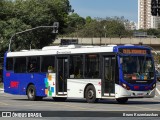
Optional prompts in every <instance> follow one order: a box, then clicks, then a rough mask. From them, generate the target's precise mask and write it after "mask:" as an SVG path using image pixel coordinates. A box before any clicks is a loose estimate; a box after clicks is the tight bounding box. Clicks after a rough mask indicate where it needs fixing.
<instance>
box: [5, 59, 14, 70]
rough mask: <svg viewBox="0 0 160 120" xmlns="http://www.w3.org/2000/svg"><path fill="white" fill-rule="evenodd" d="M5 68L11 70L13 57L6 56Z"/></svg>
mask: <svg viewBox="0 0 160 120" xmlns="http://www.w3.org/2000/svg"><path fill="white" fill-rule="evenodd" d="M6 70H13V58H7V62H6Z"/></svg>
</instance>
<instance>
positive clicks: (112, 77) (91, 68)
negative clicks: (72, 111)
mask: <svg viewBox="0 0 160 120" xmlns="http://www.w3.org/2000/svg"><path fill="white" fill-rule="evenodd" d="M3 79H4V92H5V93H10V94H15V95H27V96H28V99H29V100H41V99H42V98H43V97H47V96H49V97H52V98H53V99H54V100H55V101H65V100H66V99H67V98H72V97H74V98H77V99H78V98H85V99H86V100H87V102H88V103H93V102H96V101H98V100H99V99H116V100H117V101H118V102H119V103H126V102H127V101H128V99H129V98H152V97H154V96H155V87H156V74H155V66H154V60H153V57H152V54H151V49H150V48H149V47H145V46H135V45H120V46H117V45H106V46H81V45H66V46H47V47H44V48H42V49H40V50H21V51H15V52H6V53H5V56H4V70H3Z"/></svg>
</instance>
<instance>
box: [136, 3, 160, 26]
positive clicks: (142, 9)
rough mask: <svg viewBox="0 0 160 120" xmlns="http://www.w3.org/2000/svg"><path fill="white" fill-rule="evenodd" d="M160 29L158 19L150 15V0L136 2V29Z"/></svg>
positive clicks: (159, 18)
mask: <svg viewBox="0 0 160 120" xmlns="http://www.w3.org/2000/svg"><path fill="white" fill-rule="evenodd" d="M149 28H155V29H157V28H160V17H157V16H152V15H151V0H138V29H149Z"/></svg>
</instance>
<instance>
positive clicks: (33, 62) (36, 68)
mask: <svg viewBox="0 0 160 120" xmlns="http://www.w3.org/2000/svg"><path fill="white" fill-rule="evenodd" d="M27 71H28V72H40V57H29V58H28V68H27Z"/></svg>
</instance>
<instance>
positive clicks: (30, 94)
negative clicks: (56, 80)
mask: <svg viewBox="0 0 160 120" xmlns="http://www.w3.org/2000/svg"><path fill="white" fill-rule="evenodd" d="M27 97H28V99H29V100H31V101H35V100H37V97H36V89H35V87H34V85H30V86H29V87H28V89H27Z"/></svg>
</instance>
